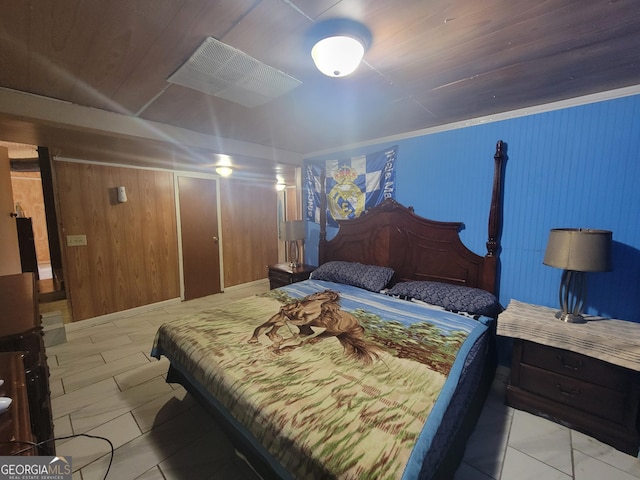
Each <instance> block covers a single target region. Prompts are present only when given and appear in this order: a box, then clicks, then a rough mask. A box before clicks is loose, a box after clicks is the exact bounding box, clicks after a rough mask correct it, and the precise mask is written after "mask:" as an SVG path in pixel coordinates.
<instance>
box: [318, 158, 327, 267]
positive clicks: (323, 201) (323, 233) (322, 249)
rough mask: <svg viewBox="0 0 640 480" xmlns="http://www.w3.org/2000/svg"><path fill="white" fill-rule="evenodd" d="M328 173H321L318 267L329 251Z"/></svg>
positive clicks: (323, 170)
mask: <svg viewBox="0 0 640 480" xmlns="http://www.w3.org/2000/svg"><path fill="white" fill-rule="evenodd" d="M326 183H327V182H326V173H325V169H324V168H323V169H322V171H321V172H320V238H319V240H318V265H322V264H323V263H325V260H326V258H325V255H326V250H327V192H326V189H327V188H326Z"/></svg>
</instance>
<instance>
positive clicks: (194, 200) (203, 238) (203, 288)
mask: <svg viewBox="0 0 640 480" xmlns="http://www.w3.org/2000/svg"><path fill="white" fill-rule="evenodd" d="M177 183H178V202H179V204H180V237H181V242H182V269H183V270H182V272H183V273H182V277H183V280H184V299H185V300H192V299H194V298H200V297H204V296H207V295H212V294H214V293H220V292H221V291H222V289H221V285H222V282H221V274H220V272H221V270H220V238H219V232H218V182H217V180H215V179H209V178H199V177H189V176H182V175H179V176H178V182H177Z"/></svg>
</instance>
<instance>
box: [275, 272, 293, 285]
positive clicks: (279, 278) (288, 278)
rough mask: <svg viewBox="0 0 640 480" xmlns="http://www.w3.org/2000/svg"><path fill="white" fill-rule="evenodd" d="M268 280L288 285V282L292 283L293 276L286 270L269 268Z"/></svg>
mask: <svg viewBox="0 0 640 480" xmlns="http://www.w3.org/2000/svg"><path fill="white" fill-rule="evenodd" d="M269 281H270V282H273V283H274V284H277V285H289V284H290V283H294V277H293V275H292V274H291V273H288V272H281V271H279V270H270V271H269Z"/></svg>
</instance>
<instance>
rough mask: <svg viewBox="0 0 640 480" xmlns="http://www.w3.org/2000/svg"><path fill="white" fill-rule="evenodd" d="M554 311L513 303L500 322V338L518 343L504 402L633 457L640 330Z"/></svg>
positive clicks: (638, 428) (639, 403) (639, 431)
mask: <svg viewBox="0 0 640 480" xmlns="http://www.w3.org/2000/svg"><path fill="white" fill-rule="evenodd" d="M555 312H556V311H555V310H554V309H551V308H547V307H540V306H536V305H530V304H526V303H522V302H518V301H515V300H512V301H511V303H510V304H509V306H508V307H507V309H506V310H505V311H504V312H503V313H502V314H500V316H499V317H498V328H497V333H498V335H503V336H508V337H513V338H515V341H514V347H513V361H512V365H511V378H510V381H509V385H508V387H507V404H508V405H510V406H512V407H514V408H518V409H520V410H525V411H528V412H530V413H533V414H536V415H540V416H543V417H546V418H549V419H551V420H553V421H556V422H558V423H561V424H563V425H566V426H568V427H570V428H572V429H574V430H578V431H581V432H583V433H585V434H587V435H589V436H592V437H594V438H597V439H598V440H600V441H602V442H604V443H607V444H609V445H611V446H613V447H615V448H617V449H618V450H620V451H623V452H625V453H628V454H630V455H634V456H637V455H638V449H639V447H640V418H639V415H638V411H639V409H640V324H638V323H633V322H627V321H624V320H616V319H604V318H600V317H588V316H587V317H586V318H587V319H588V320H589V321H588V322H587V323H586V324H567V323H564V322H562V321H560V320H557V319H556V318H555Z"/></svg>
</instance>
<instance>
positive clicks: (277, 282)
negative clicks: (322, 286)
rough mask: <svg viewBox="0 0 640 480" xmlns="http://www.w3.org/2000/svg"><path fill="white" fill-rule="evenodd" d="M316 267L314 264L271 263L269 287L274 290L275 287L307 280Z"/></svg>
mask: <svg viewBox="0 0 640 480" xmlns="http://www.w3.org/2000/svg"><path fill="white" fill-rule="evenodd" d="M316 268H317V267H314V266H313V265H299V266H297V267H291V266H289V264H288V263H276V264H275V265H269V288H271V290H273V289H274V288H278V287H284V286H285V285H290V284H292V283H296V282H301V281H303V280H307V279H308V278H309V275H311V272H313V271H314V270H315V269H316Z"/></svg>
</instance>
